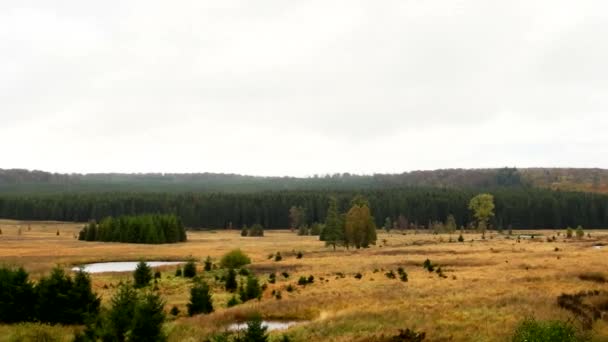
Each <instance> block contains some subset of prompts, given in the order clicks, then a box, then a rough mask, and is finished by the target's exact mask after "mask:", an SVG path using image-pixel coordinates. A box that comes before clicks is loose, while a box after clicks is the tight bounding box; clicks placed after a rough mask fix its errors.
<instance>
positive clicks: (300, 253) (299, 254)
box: [296, 252, 304, 259]
mask: <svg viewBox="0 0 608 342" xmlns="http://www.w3.org/2000/svg"><path fill="white" fill-rule="evenodd" d="M303 256H304V254H303V253H302V252H298V254H296V259H302V257H303Z"/></svg>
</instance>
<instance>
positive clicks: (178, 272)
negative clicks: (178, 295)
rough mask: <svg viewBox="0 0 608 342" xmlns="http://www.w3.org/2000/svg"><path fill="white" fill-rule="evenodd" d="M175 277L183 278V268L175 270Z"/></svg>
mask: <svg viewBox="0 0 608 342" xmlns="http://www.w3.org/2000/svg"><path fill="white" fill-rule="evenodd" d="M175 276H176V277H181V276H182V269H181V267H178V268H177V269H176V270H175Z"/></svg>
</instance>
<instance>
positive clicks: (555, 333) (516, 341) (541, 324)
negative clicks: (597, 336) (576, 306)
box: [512, 318, 588, 342]
mask: <svg viewBox="0 0 608 342" xmlns="http://www.w3.org/2000/svg"><path fill="white" fill-rule="evenodd" d="M512 341H513V342H557V341H559V342H582V341H588V338H587V337H585V336H582V335H581V334H579V333H578V331H577V329H576V328H575V327H574V326H573V325H571V324H570V323H567V322H562V321H537V320H535V319H533V318H527V319H525V320H524V321H523V322H521V323H520V324H519V325H518V326H517V328H516V329H515V333H514V335H513V339H512Z"/></svg>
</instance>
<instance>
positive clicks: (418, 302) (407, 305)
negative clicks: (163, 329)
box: [0, 221, 608, 341]
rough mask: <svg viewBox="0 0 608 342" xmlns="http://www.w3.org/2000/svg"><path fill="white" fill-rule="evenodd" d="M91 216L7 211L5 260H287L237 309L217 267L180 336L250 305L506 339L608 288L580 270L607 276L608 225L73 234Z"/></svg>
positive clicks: (308, 329)
mask: <svg viewBox="0 0 608 342" xmlns="http://www.w3.org/2000/svg"><path fill="white" fill-rule="evenodd" d="M28 225H29V226H30V227H31V229H29V230H28V228H27V227H28ZM81 226H82V224H71V223H56V222H31V223H28V222H15V221H0V228H1V229H2V235H0V263H5V264H15V265H21V266H24V267H25V268H26V269H27V270H29V271H30V272H32V274H33V276H34V277H38V276H40V274H42V273H44V272H48V271H49V270H50V269H51V268H52V267H54V266H55V265H56V264H61V265H64V266H66V267H67V266H71V265H75V264H79V263H85V262H97V261H118V260H138V259H140V258H145V259H148V260H183V259H185V258H187V257H188V256H193V257H195V258H197V259H198V260H202V259H204V258H205V257H206V256H207V255H210V256H211V257H213V258H215V259H216V260H217V259H218V258H219V257H220V256H221V255H222V254H224V253H225V252H227V251H229V250H231V249H234V248H237V247H238V248H241V249H242V250H243V251H245V252H246V253H247V254H248V255H249V256H250V257H251V258H252V260H253V264H252V265H251V266H250V269H251V270H253V271H254V272H255V273H256V274H257V275H258V276H259V277H260V279H261V280H262V281H265V280H267V278H268V275H269V274H270V273H271V272H277V279H278V281H277V283H276V284H274V285H273V284H269V287H268V290H266V292H265V294H264V297H263V299H262V300H261V301H251V302H248V303H245V304H242V305H238V306H236V307H233V308H230V309H227V308H225V303H226V301H227V300H228V299H229V297H230V295H229V294H227V293H225V292H223V291H222V290H221V283H219V282H215V281H214V280H213V277H211V276H207V277H208V280H209V282H210V283H211V285H212V288H213V290H214V293H215V294H214V301H215V306H216V311H215V312H214V313H212V314H210V315H204V316H196V317H192V318H187V317H180V318H178V319H177V320H175V321H172V322H171V323H169V324H167V330H168V332H169V333H170V340H171V341H201V340H202V338H203V337H204V336H205V335H206V334H208V333H211V332H218V331H222V330H223V329H224V327H225V325H226V324H228V323H230V322H233V321H234V320H238V319H243V318H245V317H247V315H248V314H249V313H251V312H260V313H261V314H262V315H263V316H264V317H265V318H269V319H301V320H310V322H309V323H306V324H301V325H297V326H295V327H292V328H290V329H289V330H287V331H285V333H287V334H288V335H289V336H290V337H292V340H294V341H365V340H366V338H368V337H370V336H379V335H381V334H385V335H392V334H395V333H396V332H397V329H399V328H406V327H409V328H414V329H416V330H421V331H425V332H426V333H427V340H429V341H506V340H509V338H510V336H511V333H512V331H513V329H514V327H515V325H516V324H517V323H518V321H520V320H521V319H523V318H524V317H526V316H534V317H537V318H539V319H567V318H569V317H570V316H569V313H568V312H566V311H563V310H561V309H559V308H558V306H557V305H556V297H557V296H558V295H560V294H562V293H564V292H565V293H572V292H577V291H581V290H590V289H598V290H608V284H607V283H599V282H594V281H586V280H581V279H580V278H579V276H580V275H581V274H582V273H590V272H598V273H600V274H604V275H605V276H606V277H607V278H608V270H607V269H606V257H608V247H606V248H602V249H597V248H593V247H592V246H593V245H594V244H596V243H606V244H608V232H606V231H592V232H591V234H592V237H591V238H588V237H585V238H584V239H582V240H577V239H565V238H564V234H562V235H561V236H559V237H558V236H557V231H552V230H546V231H539V232H538V233H541V234H544V235H545V237H546V236H554V235H555V236H556V238H557V241H556V242H547V241H546V238H545V237H542V238H537V239H535V240H525V239H521V241H520V242H517V241H516V239H515V235H516V234H517V232H514V236H513V237H511V239H507V237H506V236H504V235H498V234H495V233H493V234H488V238H487V239H486V240H481V237H480V235H479V234H465V239H466V242H464V243H459V242H448V241H449V239H450V237H449V235H447V234H443V235H431V234H413V233H412V232H409V231H408V232H407V235H402V234H401V233H399V232H393V233H392V234H386V233H384V232H379V237H378V246H374V247H372V248H369V249H363V250H348V251H347V250H344V249H338V250H337V251H332V250H331V249H330V248H326V247H325V246H324V245H323V243H322V242H319V241H318V240H317V238H316V237H300V236H296V235H295V233H292V232H288V231H266V236H265V237H261V238H244V237H241V236H240V235H239V232H238V231H214V232H190V233H189V234H188V238H189V241H188V242H187V243H180V244H171V245H137V244H120V243H101V242H100V243H97V242H82V241H77V240H76V239H75V238H74V234H75V233H77V231H78V230H79V229H80V228H81ZM19 229H21V235H19V234H18V231H19ZM57 230H59V231H60V235H59V236H57V235H56V232H57ZM456 238H457V234H455V235H453V236H452V240H453V241H456ZM471 240H474V241H473V242H471ZM383 241H385V243H384V242H383ZM556 248H557V249H558V251H556ZM277 251H280V252H281V254H282V255H283V260H282V261H281V262H275V261H273V260H269V259H268V255H269V254H270V253H275V252H277ZM297 251H302V252H303V253H304V257H303V258H302V259H296V257H295V252H297ZM427 258H429V259H430V260H431V261H432V262H433V263H434V264H438V265H440V266H441V267H442V269H443V271H444V273H445V275H446V276H447V278H445V279H444V278H440V277H438V276H437V274H435V273H428V272H427V271H426V270H424V269H423V268H422V267H421V266H420V265H421V264H422V262H423V261H424V260H425V259H427ZM400 266H401V267H404V268H405V270H406V271H407V273H408V275H409V282H407V283H404V282H401V281H399V280H398V279H396V280H394V279H388V278H387V277H386V276H385V275H384V273H385V272H387V271H388V270H394V271H396V269H397V267H400ZM174 269H175V267H168V268H166V269H165V270H164V272H163V278H162V280H161V281H160V283H159V288H160V291H161V293H162V294H163V296H164V297H165V299H166V300H167V309H170V308H171V307H172V306H173V305H176V306H178V307H179V308H180V309H181V311H182V312H185V311H186V303H187V301H188V296H189V293H188V289H189V286H190V283H189V281H188V280H185V279H182V278H174V277H173V272H174ZM375 270H377V272H374V271H375ZM282 271H287V272H289V273H290V275H291V276H290V277H289V279H284V278H283V277H282V276H280V272H282ZM217 272H220V271H215V273H217ZM357 272H360V273H362V274H363V278H362V279H360V280H358V279H355V278H354V275H355V274H356V273H357ZM338 273H343V274H344V277H343V278H342V277H340V276H338V275H337V274H338ZM308 275H313V276H314V277H315V282H314V284H312V285H308V286H306V287H302V286H296V291H295V292H293V293H288V292H287V291H285V287H286V286H287V285H288V284H293V285H295V284H296V282H297V279H298V277H299V276H308ZM321 278H323V279H324V280H321ZM583 278H585V277H583ZM127 279H130V274H115V273H114V274H102V275H94V276H93V281H94V287H95V290H96V291H97V292H99V293H100V294H102V296H103V299H104V301H107V299H108V298H109V297H110V296H111V295H112V293H113V291H114V286H115V285H116V284H117V283H118V282H119V281H120V280H127ZM272 289H277V290H281V291H282V297H283V298H282V300H276V299H274V298H273V297H272V296H271V295H270V292H271V291H272ZM2 329H5V330H6V329H7V328H6V327H3V328H2ZM594 329H595V336H596V340H598V341H602V340H604V339H602V336H608V324H607V323H606V322H605V321H602V320H600V321H598V322H597V323H596V324H595V326H594ZM0 331H1V330H0Z"/></svg>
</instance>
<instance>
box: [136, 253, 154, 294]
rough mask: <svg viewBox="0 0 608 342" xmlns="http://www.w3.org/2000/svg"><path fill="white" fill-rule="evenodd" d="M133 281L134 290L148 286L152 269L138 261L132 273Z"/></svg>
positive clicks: (143, 262)
mask: <svg viewBox="0 0 608 342" xmlns="http://www.w3.org/2000/svg"><path fill="white" fill-rule="evenodd" d="M133 280H134V282H135V283H134V285H135V287H136V288H142V287H146V286H148V284H150V281H151V280H152V269H151V268H150V266H148V264H147V263H146V262H145V261H143V260H142V261H140V262H139V263H138V264H137V267H136V268H135V271H134V272H133Z"/></svg>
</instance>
